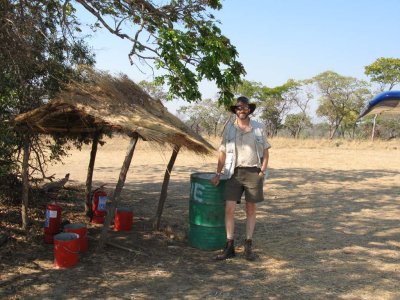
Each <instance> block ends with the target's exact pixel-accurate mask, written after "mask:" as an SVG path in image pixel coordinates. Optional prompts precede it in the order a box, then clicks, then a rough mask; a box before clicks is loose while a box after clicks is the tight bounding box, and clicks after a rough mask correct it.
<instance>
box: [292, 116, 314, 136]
mask: <svg viewBox="0 0 400 300" xmlns="http://www.w3.org/2000/svg"><path fill="white" fill-rule="evenodd" d="M311 125H312V123H311V119H310V117H308V116H307V115H306V114H304V113H302V112H301V113H297V114H288V115H287V116H286V119H285V127H286V128H287V130H289V132H290V135H291V136H292V137H294V138H299V137H300V133H301V131H302V130H304V129H305V128H307V127H310V126H311Z"/></svg>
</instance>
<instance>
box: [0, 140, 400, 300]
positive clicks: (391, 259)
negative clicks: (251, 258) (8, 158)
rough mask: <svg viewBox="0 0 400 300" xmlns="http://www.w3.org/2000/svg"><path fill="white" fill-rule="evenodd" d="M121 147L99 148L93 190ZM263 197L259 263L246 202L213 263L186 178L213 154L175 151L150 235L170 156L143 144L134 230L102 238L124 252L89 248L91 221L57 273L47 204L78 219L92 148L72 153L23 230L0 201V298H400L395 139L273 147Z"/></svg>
mask: <svg viewBox="0 0 400 300" xmlns="http://www.w3.org/2000/svg"><path fill="white" fill-rule="evenodd" d="M127 143H128V141H127V140H124V139H121V138H117V139H114V140H112V141H107V143H106V145H105V146H103V147H101V148H100V149H99V152H98V157H97V161H96V168H95V174H94V185H95V186H98V185H100V184H102V183H106V184H107V186H106V187H107V188H108V189H109V190H110V191H111V190H112V189H113V188H114V187H115V183H116V180H117V178H118V174H119V170H120V167H121V165H122V161H123V158H124V155H125V151H126V146H127ZM271 144H272V146H273V148H272V149H271V151H270V177H269V178H268V179H267V180H266V181H265V198H266V201H264V202H263V203H261V204H260V205H259V213H258V216H257V225H256V230H255V233H254V246H255V249H256V252H257V254H258V255H259V260H258V261H257V262H248V261H246V260H245V259H244V258H243V257H241V254H242V252H243V248H242V243H243V239H244V232H245V212H244V204H243V203H242V204H240V205H239V206H238V209H237V223H236V240H237V245H236V246H237V252H238V256H237V257H236V258H235V259H232V260H229V261H224V262H214V261H213V260H212V258H213V257H214V256H215V255H216V254H217V253H218V251H202V250H198V249H195V248H192V247H190V246H189V245H188V242H187V229H188V207H189V197H190V179H189V178H190V174H192V173H194V172H213V171H214V170H215V167H216V158H217V157H216V154H215V155H211V156H209V157H208V156H207V157H200V156H196V155H194V154H191V153H189V152H187V151H183V152H181V153H179V155H178V158H177V161H176V164H175V167H174V170H173V173H172V176H171V181H170V186H169V192H168V199H167V201H166V205H165V208H164V214H163V219H162V226H163V230H162V231H159V232H157V231H154V230H152V226H151V223H152V218H153V217H154V215H155V212H156V208H157V203H158V199H159V193H160V190H161V184H162V180H163V176H164V170H165V167H166V165H167V163H168V160H169V156H170V151H169V150H163V149H162V148H161V147H159V146H154V145H149V144H146V143H144V142H142V143H141V144H139V146H138V148H137V149H136V152H135V154H134V157H133V161H132V165H131V168H130V171H129V173H128V176H127V179H126V183H125V187H124V190H123V193H122V199H121V205H123V206H129V207H131V208H133V211H134V216H135V217H134V225H133V229H132V231H131V232H124V233H121V232H114V231H110V232H109V237H110V240H112V241H113V242H114V243H118V244H119V245H123V246H124V247H127V248H129V249H131V251H125V250H122V249H119V248H115V247H112V246H106V247H105V248H104V250H102V251H96V239H97V237H98V234H99V232H100V228H101V227H100V226H99V225H91V224H88V228H89V237H90V239H89V251H88V252H87V253H85V254H83V255H81V257H80V262H79V263H78V264H77V265H76V266H75V267H73V268H70V269H55V268H54V267H53V260H54V250H53V246H52V245H46V244H44V243H43V242H42V239H43V235H42V231H41V227H42V226H43V220H44V210H45V205H46V203H47V202H48V201H49V197H50V198H51V199H53V200H54V199H56V200H57V201H58V203H59V204H60V205H61V206H62V209H63V218H66V219H69V220H70V221H72V222H87V220H86V219H85V217H84V216H83V214H82V210H83V201H82V197H83V185H84V182H85V179H86V171H87V164H88V158H89V152H90V151H89V150H88V148H84V149H83V150H82V151H81V152H79V151H77V150H75V151H73V152H72V155H71V156H70V157H68V158H67V159H66V160H65V164H64V165H57V166H53V167H52V168H51V170H50V172H49V173H50V174H52V173H56V177H57V178H61V177H64V175H65V173H70V174H71V175H70V179H71V180H70V181H69V182H68V184H67V185H66V187H65V189H63V190H62V191H60V192H59V193H56V194H54V193H53V194H51V195H42V194H36V199H37V200H36V202H35V203H34V204H32V208H31V210H30V213H31V215H30V216H31V219H32V222H33V223H32V226H31V230H30V232H29V233H28V234H27V235H24V234H23V233H22V232H21V231H20V230H19V229H18V222H19V214H18V210H19V206H13V207H12V208H11V209H10V207H8V208H7V209H6V207H5V206H4V205H1V206H0V208H1V209H0V217H1V220H2V221H1V224H0V225H1V228H0V229H1V230H2V231H5V232H6V233H8V234H9V235H10V236H11V239H10V240H9V241H8V242H7V243H6V244H4V245H3V246H1V247H0V254H1V259H0V298H1V299H374V300H375V299H400V187H399V183H400V173H399V170H400V144H399V142H398V141H392V142H391V143H390V144H389V143H388V144H379V147H378V146H372V144H370V143H367V142H365V143H360V144H343V143H342V142H336V143H330V144H326V145H322V144H318V143H315V144H314V145H312V144H307V142H304V141H297V142H292V143H286V144H284V143H282V141H279V140H272V141H271Z"/></svg>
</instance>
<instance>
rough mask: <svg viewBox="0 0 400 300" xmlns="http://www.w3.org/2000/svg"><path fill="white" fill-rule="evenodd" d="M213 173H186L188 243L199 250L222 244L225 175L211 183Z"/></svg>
mask: <svg viewBox="0 0 400 300" xmlns="http://www.w3.org/2000/svg"><path fill="white" fill-rule="evenodd" d="M214 175H215V173H193V174H192V175H191V176H190V184H191V186H190V201H189V244H190V245H191V246H193V247H195V248H198V249H202V250H216V249H221V248H223V247H224V245H225V242H226V230H225V201H224V189H225V183H226V177H223V176H221V179H220V183H219V185H218V186H214V185H213V184H212V183H211V181H210V180H211V178H212V177H213V176H214Z"/></svg>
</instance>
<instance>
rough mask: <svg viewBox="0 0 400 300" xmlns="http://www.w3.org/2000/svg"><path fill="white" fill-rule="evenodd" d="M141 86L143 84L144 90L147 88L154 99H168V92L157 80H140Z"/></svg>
mask: <svg viewBox="0 0 400 300" xmlns="http://www.w3.org/2000/svg"><path fill="white" fill-rule="evenodd" d="M139 86H141V87H142V88H143V90H145V91H146V92H147V93H148V94H149V95H150V96H152V97H153V98H154V99H158V100H160V101H166V100H167V96H168V95H167V93H166V92H165V91H164V89H163V87H162V86H161V85H159V84H157V83H156V82H154V81H146V80H142V81H140V82H139Z"/></svg>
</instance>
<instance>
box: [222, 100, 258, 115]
mask: <svg viewBox="0 0 400 300" xmlns="http://www.w3.org/2000/svg"><path fill="white" fill-rule="evenodd" d="M239 103H243V104H246V105H248V106H249V109H250V112H249V114H252V113H253V112H254V111H255V109H256V107H257V106H256V105H255V103H250V101H249V99H248V98H247V97H244V96H240V97H239V98H237V99H236V104H234V105H231V106H230V107H229V111H230V112H231V113H233V114H236V107H237V106H238V104H239Z"/></svg>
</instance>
